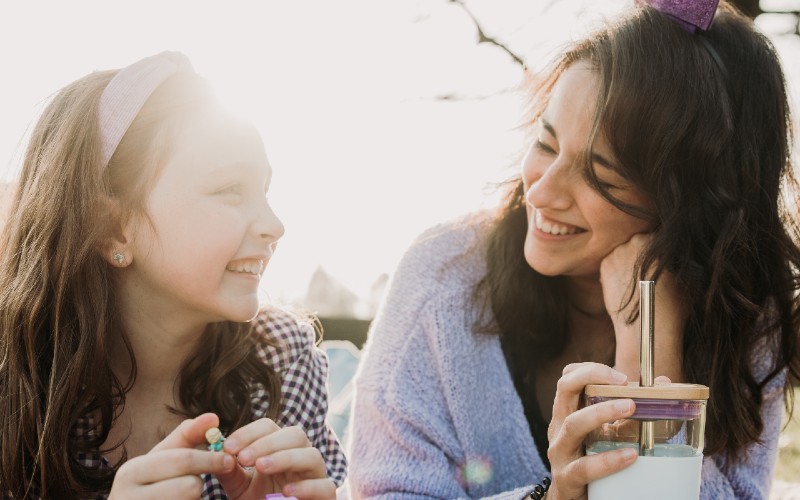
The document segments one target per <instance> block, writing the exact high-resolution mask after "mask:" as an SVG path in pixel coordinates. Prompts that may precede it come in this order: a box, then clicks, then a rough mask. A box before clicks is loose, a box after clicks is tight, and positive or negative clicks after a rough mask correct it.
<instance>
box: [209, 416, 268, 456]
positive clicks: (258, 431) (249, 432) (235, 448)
mask: <svg viewBox="0 0 800 500" xmlns="http://www.w3.org/2000/svg"><path fill="white" fill-rule="evenodd" d="M280 429H281V428H280V427H278V424H276V423H275V422H273V421H272V420H270V419H268V418H260V419H258V420H256V421H255V422H251V423H249V424H247V425H245V426H244V427H242V428H240V429H237V430H236V432H234V433H232V434H231V435H230V436H228V437H227V438H226V439H225V441H224V442H223V450H225V451H226V452H228V453H230V454H232V455H238V454H239V453H240V452H241V451H242V450H243V449H244V448H245V447H247V446H249V445H250V444H252V443H253V441H256V440H258V439H260V438H262V437H264V436H267V435H269V434H272V433H273V432H276V431H279V430H280Z"/></svg>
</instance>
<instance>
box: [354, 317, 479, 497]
mask: <svg viewBox="0 0 800 500" xmlns="http://www.w3.org/2000/svg"><path fill="white" fill-rule="evenodd" d="M425 316H426V314H425V313H422V314H420V317H418V318H417V321H416V322H415V325H414V326H413V327H412V328H411V329H410V330H401V329H400V328H398V327H397V326H395V324H393V323H392V322H384V323H383V324H381V322H380V320H378V321H379V323H378V325H377V328H375V329H373V332H371V338H370V344H369V346H368V348H367V353H366V355H365V356H364V357H363V358H362V365H361V366H360V367H359V371H358V374H357V375H356V393H355V401H354V406H353V411H352V420H351V423H350V425H351V432H350V436H351V443H350V444H351V450H350V453H349V455H350V460H351V464H350V476H349V486H350V491H351V493H352V495H353V497H354V498H404V499H414V498H463V497H466V492H465V490H464V488H463V487H462V485H461V484H459V481H458V477H457V474H456V471H455V467H454V463H455V462H456V461H457V460H458V458H459V457H458V456H457V454H458V446H457V441H456V430H455V429H454V428H453V424H452V422H451V421H450V419H449V417H448V415H447V412H446V408H445V406H444V403H443V401H444V394H443V392H442V389H441V386H440V378H439V376H438V373H437V370H436V366H435V360H434V358H433V356H432V353H431V349H430V346H429V345H428V341H427V337H428V336H427V335H426V332H425V329H426V323H428V322H426V321H425ZM401 338H402V339H403V340H402V341H399V339H401ZM396 349H397V350H396Z"/></svg>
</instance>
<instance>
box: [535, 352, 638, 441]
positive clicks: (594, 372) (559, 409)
mask: <svg viewBox="0 0 800 500" xmlns="http://www.w3.org/2000/svg"><path fill="white" fill-rule="evenodd" d="M626 380H628V377H627V375H625V374H624V373H622V372H619V371H617V370H614V369H613V368H611V367H609V366H606V365H603V364H600V363H575V364H571V365H567V366H566V367H565V368H564V372H563V375H562V376H561V378H560V379H558V385H557V386H556V396H555V399H554V401H553V417H552V421H551V428H552V427H554V426H555V427H556V428H557V427H560V423H561V422H563V421H564V419H565V418H567V416H569V415H571V414H572V413H574V412H576V411H577V410H578V408H579V407H580V398H581V394H582V393H583V390H584V388H585V387H586V386H587V385H588V384H617V385H618V384H622V383H624V382H625V381H626ZM554 430H557V429H554ZM551 437H552V436H551Z"/></svg>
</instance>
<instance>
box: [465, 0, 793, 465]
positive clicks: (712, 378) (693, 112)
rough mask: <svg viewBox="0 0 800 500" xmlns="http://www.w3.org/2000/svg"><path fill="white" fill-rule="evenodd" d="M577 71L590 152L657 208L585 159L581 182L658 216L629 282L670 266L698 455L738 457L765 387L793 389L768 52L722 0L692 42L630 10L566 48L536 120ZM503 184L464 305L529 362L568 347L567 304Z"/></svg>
mask: <svg viewBox="0 0 800 500" xmlns="http://www.w3.org/2000/svg"><path fill="white" fill-rule="evenodd" d="M705 44H709V45H710V47H707V46H705ZM712 51H713V52H715V53H716V54H717V57H718V58H719V61H715V58H714V55H713V53H712ZM578 61H581V62H583V63H587V64H589V65H590V66H591V67H593V68H595V70H596V71H597V73H598V75H599V81H600V84H599V92H598V96H597V102H598V105H597V110H596V113H595V116H594V128H593V132H592V136H591V137H589V138H588V145H589V147H587V155H588V154H589V153H590V151H591V147H590V145H591V144H592V142H593V140H594V137H597V135H598V134H603V135H605V137H606V138H607V139H608V142H609V143H610V144H611V146H612V148H613V152H614V155H615V157H616V159H617V160H618V161H619V163H620V164H621V165H622V169H623V170H624V172H625V173H626V175H627V177H628V178H629V179H630V180H631V181H632V182H633V183H634V184H635V185H636V186H637V187H638V188H639V189H640V190H641V191H642V192H643V193H644V194H645V195H646V196H647V197H649V199H650V200H652V204H653V207H654V209H653V211H652V212H649V213H645V212H642V211H641V210H637V209H636V208H635V207H630V206H627V205H625V204H623V203H622V202H620V201H619V200H616V199H615V198H614V197H613V196H612V195H611V194H609V193H608V192H607V191H604V190H603V188H602V186H601V185H600V184H599V183H598V182H597V179H596V177H595V175H594V171H593V170H592V169H591V167H590V166H589V165H590V162H589V161H588V158H587V163H586V164H587V171H586V178H587V180H588V182H589V183H590V185H592V186H593V187H594V188H595V189H596V190H597V191H598V192H600V193H601V194H602V195H603V196H604V197H605V198H606V199H607V200H608V201H609V202H611V203H612V204H614V205H615V206H617V207H618V208H620V209H621V210H623V211H625V212H628V213H630V214H632V215H636V216H638V217H649V218H652V219H653V222H654V227H655V229H654V231H653V232H652V239H651V242H650V244H649V245H648V247H647V248H646V249H645V251H644V253H643V256H642V258H641V260H640V262H639V264H638V266H637V269H638V271H637V273H638V275H639V276H640V277H641V279H643V278H644V274H645V273H644V272H643V271H642V270H644V269H651V270H652V271H653V273H654V274H653V276H654V277H655V279H657V278H658V276H659V275H660V274H661V273H662V272H663V271H665V270H668V271H669V272H671V273H673V274H674V275H675V277H676V278H677V281H678V283H679V286H681V289H682V293H683V297H684V300H685V303H686V304H687V305H688V306H689V307H690V310H689V312H688V321H687V323H686V326H685V331H684V337H683V339H684V340H683V359H684V373H685V376H686V377H687V379H688V380H689V381H691V382H694V383H701V384H706V385H708V386H709V387H710V389H711V398H710V401H709V405H708V425H707V427H706V428H707V441H706V448H705V452H706V453H707V454H714V453H718V452H722V453H724V454H726V455H727V456H728V457H729V458H732V459H734V458H735V455H736V453H737V452H738V451H741V450H742V448H744V447H745V446H747V445H748V444H750V443H753V442H756V441H758V439H759V436H760V434H761V432H762V430H763V427H764V423H763V421H762V418H761V415H760V413H759V410H760V408H761V405H762V402H763V397H764V388H765V386H766V385H767V383H769V382H770V381H771V380H773V379H774V378H775V377H776V376H778V375H779V374H780V372H781V371H782V370H784V369H788V372H789V375H790V377H789V379H787V383H786V385H785V388H784V389H785V391H786V395H787V407H788V408H790V407H791V402H792V399H791V396H792V393H791V391H790V388H791V381H792V379H793V380H797V378H798V376H800V353H798V331H800V313H799V312H798V301H797V293H798V277H797V270H798V269H800V250H798V245H797V243H798V241H800V239H799V238H798V235H799V234H800V233H799V232H798V226H797V224H796V222H795V217H796V215H797V214H796V213H795V212H796V210H797V206H798V205H797V203H796V193H797V180H796V178H795V177H794V173H793V167H792V164H791V144H792V142H791V141H792V130H791V120H790V115H789V105H788V102H787V92H786V85H785V81H784V77H783V72H782V70H781V67H780V64H779V62H778V57H777V56H776V53H775V50H774V48H773V47H772V45H771V43H770V42H769V41H768V40H767V38H766V37H765V36H764V35H762V34H760V33H759V32H758V31H756V30H755V29H754V27H753V24H752V22H751V21H750V20H749V19H747V18H745V17H744V16H742V15H741V14H739V13H738V12H737V11H735V9H734V8H733V7H731V6H730V5H729V4H727V3H726V2H725V1H724V0H723V2H721V4H720V7H719V10H718V12H717V15H716V19H715V21H714V24H713V26H712V28H711V29H710V31H708V32H706V33H698V34H694V35H691V34H689V33H688V32H686V31H685V30H684V29H682V28H681V27H679V26H678V25H676V24H675V23H674V22H673V21H671V20H670V19H668V18H667V17H666V16H665V15H664V14H662V13H660V12H658V11H656V10H654V9H652V8H650V7H642V8H638V9H636V10H635V11H633V12H631V14H630V15H629V16H627V17H624V18H623V19H621V20H620V21H619V22H618V23H615V24H614V25H611V26H610V27H607V28H606V29H603V30H601V31H599V32H597V33H595V34H594V35H593V36H591V37H588V38H587V39H585V40H583V41H581V42H578V43H576V44H575V45H573V46H572V47H571V48H570V49H569V50H567V51H566V53H565V54H564V55H563V56H561V57H560V58H559V59H558V60H556V61H555V62H554V64H553V65H552V67H551V68H550V70H549V71H547V73H546V75H545V76H544V77H543V78H541V79H539V80H537V81H536V84H535V85H534V86H533V87H532V88H531V92H530V93H531V95H532V96H533V97H532V113H531V118H532V120H533V121H535V120H537V119H538V118H539V116H540V114H541V113H542V112H543V110H544V108H545V106H546V104H547V99H548V96H549V94H550V92H551V91H552V88H553V86H554V85H555V82H556V81H557V80H558V78H559V76H560V75H561V74H562V73H563V72H564V71H565V70H566V69H567V68H568V67H570V65H572V64H574V63H576V62H578ZM509 188H510V189H509V192H508V195H507V198H506V202H505V204H504V207H503V209H502V211H501V213H500V214H499V216H498V219H497V221H496V224H495V225H494V227H493V229H492V233H491V235H490V237H489V242H488V245H489V247H488V254H487V255H488V258H487V266H488V271H487V273H486V275H485V277H484V278H483V280H482V281H481V282H480V283H479V284H478V286H477V287H476V290H475V298H476V300H477V301H479V304H482V305H483V306H484V307H488V308H490V309H491V311H492V312H493V316H494V318H495V319H496V322H497V323H496V324H497V326H496V330H499V331H498V332H497V333H499V334H501V335H503V336H504V338H505V339H506V341H507V342H508V343H509V345H510V346H511V349H510V351H511V352H513V353H519V356H521V357H527V358H528V360H527V361H526V363H527V364H530V362H531V361H530V360H531V359H534V360H535V359H546V358H549V357H551V356H554V355H556V354H558V353H560V352H561V351H562V350H563V348H564V346H565V344H566V342H567V336H568V324H567V314H566V306H565V304H566V303H567V300H566V296H565V292H564V289H563V285H562V281H561V279H560V278H558V277H555V278H551V277H545V276H542V275H540V274H538V273H537V272H536V271H534V270H533V269H531V267H530V266H529V265H528V264H527V262H526V261H525V258H524V255H523V252H522V248H523V244H524V241H525V235H526V231H527V219H526V209H525V199H524V193H523V187H522V181H521V179H515V180H513V181H512V182H511V184H510V186H509ZM632 300H633V298H632ZM633 319H634V318H631V320H633ZM765 346H766V347H767V348H768V349H769V350H767V349H764V347H765ZM773 350H774V352H775V353H776V354H775V355H776V358H775V363H774V366H772V369H771V371H770V372H769V374H768V375H767V376H766V378H761V377H757V376H756V374H755V373H754V372H753V364H752V363H753V361H754V359H756V358H757V357H758V356H762V357H763V356H771V355H772V354H771V353H772V351H773Z"/></svg>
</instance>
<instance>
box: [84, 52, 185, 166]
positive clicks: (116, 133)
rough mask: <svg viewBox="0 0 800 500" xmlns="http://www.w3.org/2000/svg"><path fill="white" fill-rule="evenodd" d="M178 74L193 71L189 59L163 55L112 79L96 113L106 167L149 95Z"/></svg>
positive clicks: (127, 68)
mask: <svg viewBox="0 0 800 500" xmlns="http://www.w3.org/2000/svg"><path fill="white" fill-rule="evenodd" d="M178 71H193V68H192V63H191V62H189V59H188V58H187V57H186V56H185V55H183V54H181V53H180V52H162V53H160V54H156V55H154V56H150V57H145V58H144V59H142V60H140V61H137V62H135V63H133V64H131V65H130V66H128V67H126V68H123V69H121V70H120V71H119V72H118V73H117V74H116V75H115V76H114V78H112V79H111V81H110V82H109V83H108V85H107V86H106V88H105V90H103V95H102V96H100V106H99V109H98V113H97V114H98V121H99V123H100V137H101V140H102V148H103V150H102V158H101V160H102V162H103V163H102V166H103V168H105V167H107V166H108V162H109V160H110V159H111V156H112V155H113V154H114V151H115V150H116V149H117V146H119V141H121V140H122V136H124V135H125V132H126V131H127V130H128V127H130V126H131V123H133V120H134V118H136V115H137V114H139V111H140V110H141V109H142V106H144V103H145V102H147V99H148V98H149V97H150V94H152V93H153V91H154V90H155V89H157V88H158V86H159V85H161V84H162V83H163V82H164V80H166V79H167V78H169V77H170V76H172V75H174V74H175V73H177V72H178Z"/></svg>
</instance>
